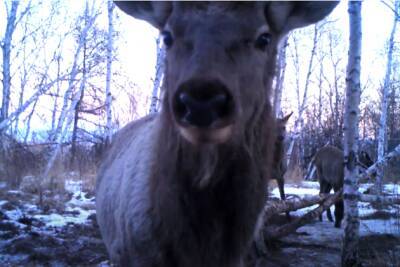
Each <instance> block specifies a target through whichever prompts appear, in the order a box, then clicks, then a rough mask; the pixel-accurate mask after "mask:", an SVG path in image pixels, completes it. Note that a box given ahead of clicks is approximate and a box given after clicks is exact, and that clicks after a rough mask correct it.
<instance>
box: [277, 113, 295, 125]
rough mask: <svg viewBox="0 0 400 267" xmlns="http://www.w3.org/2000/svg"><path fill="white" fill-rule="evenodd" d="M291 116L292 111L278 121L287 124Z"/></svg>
mask: <svg viewBox="0 0 400 267" xmlns="http://www.w3.org/2000/svg"><path fill="white" fill-rule="evenodd" d="M292 114H293V111H292V112H290V113H289V114H287V115H286V116H284V117H283V118H282V119H280V120H281V121H282V122H283V123H285V124H286V123H287V122H288V120H289V118H290V117H291V116H292Z"/></svg>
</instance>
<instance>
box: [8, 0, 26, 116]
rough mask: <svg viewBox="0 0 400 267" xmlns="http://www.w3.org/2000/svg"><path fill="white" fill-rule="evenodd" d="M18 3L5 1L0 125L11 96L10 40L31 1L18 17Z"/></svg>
mask: <svg viewBox="0 0 400 267" xmlns="http://www.w3.org/2000/svg"><path fill="white" fill-rule="evenodd" d="M9 4H11V6H9ZM19 4H20V1H11V2H9V1H5V6H6V13H7V22H6V30H5V34H4V37H3V40H1V42H0V48H1V50H2V54H3V63H2V64H3V71H2V74H3V80H2V84H3V99H2V103H1V109H0V123H1V122H3V121H4V120H6V119H7V118H8V115H9V108H10V96H11V50H12V48H13V44H12V39H13V35H14V32H15V29H16V27H17V25H18V23H19V22H20V21H21V20H22V18H23V17H24V16H25V15H26V14H27V13H28V11H29V10H30V8H31V1H29V2H28V4H27V6H26V7H25V9H24V10H23V11H22V12H20V14H19V15H18V13H17V11H18V7H19Z"/></svg>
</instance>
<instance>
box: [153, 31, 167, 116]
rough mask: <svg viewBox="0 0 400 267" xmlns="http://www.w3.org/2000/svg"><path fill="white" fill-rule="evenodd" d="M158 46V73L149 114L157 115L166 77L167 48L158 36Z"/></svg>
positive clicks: (155, 77)
mask: <svg viewBox="0 0 400 267" xmlns="http://www.w3.org/2000/svg"><path fill="white" fill-rule="evenodd" d="M156 44H157V62H156V73H155V75H154V83H153V91H152V93H151V102H150V110H149V113H150V114H152V113H156V112H157V106H158V102H159V99H158V98H159V96H158V95H159V91H160V85H161V83H162V78H163V75H164V58H165V48H164V46H163V45H162V42H161V35H159V36H158V38H157V40H156Z"/></svg>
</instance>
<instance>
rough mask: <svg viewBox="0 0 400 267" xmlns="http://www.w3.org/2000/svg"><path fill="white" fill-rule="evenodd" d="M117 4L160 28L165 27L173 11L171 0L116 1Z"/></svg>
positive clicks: (131, 14)
mask: <svg viewBox="0 0 400 267" xmlns="http://www.w3.org/2000/svg"><path fill="white" fill-rule="evenodd" d="M115 4H116V5H117V6H118V7H119V8H120V9H121V10H122V11H124V12H125V13H126V14H128V15H130V16H132V17H134V18H137V19H141V20H145V21H147V22H148V23H150V24H151V25H153V26H154V27H156V28H157V29H159V30H161V29H162V28H164V26H165V23H166V21H167V19H168V17H169V15H170V14H171V11H172V3H171V2H169V1H165V2H164V1H161V2H149V1H134V2H131V1H115Z"/></svg>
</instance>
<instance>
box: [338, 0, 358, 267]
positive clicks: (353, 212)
mask: <svg viewBox="0 0 400 267" xmlns="http://www.w3.org/2000/svg"><path fill="white" fill-rule="evenodd" d="M361 3H362V2H359V1H349V6H348V12H349V19H350V21H349V22H350V40H349V42H350V45H349V54H348V55H349V58H348V64H347V74H346V104H345V119H344V142H343V143H344V160H345V167H344V186H343V199H344V210H345V229H344V237H343V245H342V266H358V264H359V258H358V239H359V227H360V222H359V217H358V206H357V205H358V186H357V183H358V167H357V161H358V160H357V155H358V116H359V104H360V91H361V89H360V71H361V64H360V62H361V36H362V32H361Z"/></svg>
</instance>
